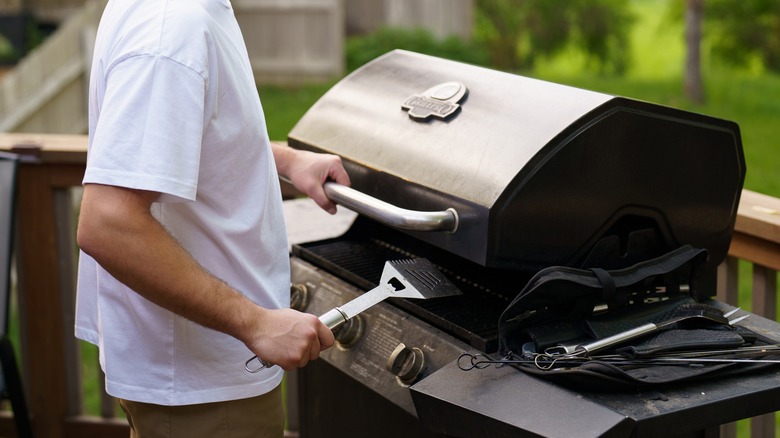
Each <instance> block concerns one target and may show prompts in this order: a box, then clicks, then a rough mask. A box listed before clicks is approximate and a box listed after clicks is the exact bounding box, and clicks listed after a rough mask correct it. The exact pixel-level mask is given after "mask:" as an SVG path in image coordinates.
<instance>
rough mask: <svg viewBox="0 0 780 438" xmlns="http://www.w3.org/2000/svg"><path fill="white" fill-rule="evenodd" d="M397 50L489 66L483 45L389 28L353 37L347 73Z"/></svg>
mask: <svg viewBox="0 0 780 438" xmlns="http://www.w3.org/2000/svg"><path fill="white" fill-rule="evenodd" d="M395 49H404V50H409V51H412V52H418V53H424V54H426V55H432V56H437V57H440V58H446V59H451V60H454V61H461V62H466V63H469V64H477V65H487V64H488V52H487V49H485V47H483V46H482V45H480V44H478V43H475V42H471V41H465V40H463V39H462V38H458V37H455V36H451V37H447V38H445V39H437V38H436V37H435V36H434V35H433V34H432V33H431V32H429V31H427V30H424V29H416V30H405V29H399V28H392V27H385V28H382V29H379V30H377V31H376V32H374V33H372V34H370V35H365V36H358V37H352V38H349V39H348V40H347V43H346V61H347V70H348V71H350V72H351V71H353V70H355V69H356V68H358V67H360V66H361V65H363V64H365V63H367V62H369V61H371V60H372V59H374V58H377V57H378V56H381V55H384V54H385V53H387V52H390V51H392V50H395Z"/></svg>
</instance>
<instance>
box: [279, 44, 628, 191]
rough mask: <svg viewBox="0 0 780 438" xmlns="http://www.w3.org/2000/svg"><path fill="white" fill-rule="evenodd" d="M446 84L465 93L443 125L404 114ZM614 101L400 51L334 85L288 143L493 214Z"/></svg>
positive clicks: (293, 132)
mask: <svg viewBox="0 0 780 438" xmlns="http://www.w3.org/2000/svg"><path fill="white" fill-rule="evenodd" d="M352 79H354V80H352ZM451 81H458V82H460V83H463V84H465V85H466V86H467V87H468V89H469V92H468V96H467V97H466V99H465V101H464V102H463V103H462V110H461V111H460V113H458V114H455V115H453V117H452V118H451V119H449V120H448V121H439V120H432V121H430V122H423V123H420V122H417V121H414V120H412V119H411V118H410V117H409V116H408V114H407V113H406V112H405V111H403V110H402V108H401V105H402V104H403V103H404V101H405V100H406V99H407V98H408V97H409V96H412V95H415V94H419V93H422V92H424V91H425V90H427V89H429V88H431V87H433V86H435V85H437V84H443V83H446V82H451ZM612 98H613V96H609V95H606V94H601V93H595V92H591V91H585V90H580V89H575V88H572V87H563V86H560V85H556V84H552V83H549V82H544V81H539V80H536V79H530V78H524V77H520V76H517V75H512V74H508V73H502V72H499V71H496V70H489V69H486V68H481V67H476V66H472V65H467V64H461V63H455V62H452V61H447V60H444V59H441V58H435V57H430V56H425V55H421V54H417V53H411V52H404V51H400V50H398V51H394V52H391V53H390V54H388V55H385V56H384V57H382V58H380V59H378V60H376V61H374V62H372V63H369V64H367V65H366V66H364V67H362V68H361V69H359V70H358V71H356V72H354V73H353V74H352V75H351V78H347V79H346V80H343V81H341V82H339V83H338V84H336V85H335V86H334V87H333V88H332V89H331V90H329V91H328V93H326V95H325V96H324V97H323V98H322V99H320V100H319V101H318V102H317V103H315V104H314V105H313V106H312V107H311V109H310V110H309V111H308V112H307V113H306V114H305V115H304V116H303V118H302V119H301V121H300V122H299V123H298V124H297V125H296V126H295V127H294V128H293V130H292V131H291V132H290V138H291V139H294V140H296V141H300V142H302V143H307V144H313V145H317V146H319V147H321V148H323V149H325V150H329V151H332V152H334V153H337V154H339V155H341V156H342V157H344V158H346V159H348V160H352V161H356V162H358V163H361V164H362V165H364V166H366V167H368V168H372V169H381V171H383V172H387V173H390V174H392V175H395V176H397V177H399V178H401V179H403V180H404V181H408V182H410V183H413V184H419V185H422V186H424V187H428V188H430V189H432V190H436V191H439V192H442V193H449V194H452V195H454V196H456V197H458V198H461V199H466V200H469V201H471V202H474V203H477V204H479V205H483V206H490V205H493V204H494V203H495V202H496V200H497V198H498V197H499V196H500V195H501V193H502V192H503V189H504V188H505V187H507V186H508V185H510V182H511V181H512V180H513V179H514V178H515V176H516V175H517V174H518V172H519V171H520V169H521V168H522V167H523V166H524V165H525V163H527V162H528V161H529V160H531V158H533V156H534V155H536V154H537V153H538V152H539V150H540V149H542V148H543V147H544V146H545V145H546V144H547V143H549V142H550V141H551V140H552V139H553V138H554V137H555V136H556V135H558V134H559V133H560V132H561V131H562V130H564V129H565V128H566V127H567V126H568V125H569V124H571V122H572V121H574V120H577V119H578V118H580V117H582V116H583V115H584V114H586V113H587V112H589V111H591V110H593V109H594V108H596V107H597V106H599V105H601V104H603V103H605V102H607V101H609V100H610V99H612Z"/></svg>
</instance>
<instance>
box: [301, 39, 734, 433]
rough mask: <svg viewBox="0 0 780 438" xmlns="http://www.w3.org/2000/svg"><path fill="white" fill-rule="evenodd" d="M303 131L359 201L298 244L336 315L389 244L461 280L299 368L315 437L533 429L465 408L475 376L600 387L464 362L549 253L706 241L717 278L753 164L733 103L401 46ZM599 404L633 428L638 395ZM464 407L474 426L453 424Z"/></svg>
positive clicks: (356, 324)
mask: <svg viewBox="0 0 780 438" xmlns="http://www.w3.org/2000/svg"><path fill="white" fill-rule="evenodd" d="M288 142H289V144H290V146H292V147H294V148H299V149H305V150H312V151H316V152H327V153H333V154H337V155H340V156H341V157H342V159H343V162H344V165H345V167H346V168H347V170H348V172H349V174H350V177H351V181H352V186H351V188H347V187H343V186H339V185H337V184H335V183H328V184H326V192H327V193H328V195H329V196H330V197H331V199H333V200H335V201H336V202H338V203H339V204H341V205H343V206H346V207H349V208H350V209H353V210H354V211H356V212H357V213H358V218H357V219H356V220H355V222H354V224H353V225H352V226H351V228H350V229H349V230H348V231H347V232H346V233H344V234H343V235H341V236H337V237H334V238H331V239H326V240H321V241H315V242H310V243H306V244H300V245H295V246H293V248H292V259H291V263H292V274H293V284H294V286H293V290H292V294H293V303H294V305H296V306H297V307H298V308H299V309H302V310H305V311H307V312H311V313H314V314H322V313H324V312H326V311H328V310H329V309H331V308H333V307H336V306H338V305H341V304H343V303H346V302H348V301H349V300H351V299H352V298H354V297H356V296H358V295H360V294H361V293H363V291H366V290H369V289H371V288H373V287H375V286H376V285H377V283H378V282H379V278H380V276H381V273H382V267H383V265H384V263H385V261H387V260H394V259H405V258H417V257H424V258H427V259H428V260H430V261H431V262H432V263H433V264H435V265H436V266H437V268H438V269H439V270H441V271H442V272H443V273H444V274H445V276H446V277H447V278H449V280H451V281H452V282H453V283H454V284H455V285H456V286H457V287H458V288H459V289H460V290H461V291H462V292H463V294H462V295H460V296H454V297H446V298H438V299H433V300H425V301H415V300H403V299H390V300H388V302H385V303H381V304H379V305H377V306H375V307H374V308H372V309H369V310H368V311H366V312H364V313H363V314H361V315H359V316H358V317H356V318H353V319H352V320H350V321H348V322H347V323H345V324H344V325H343V326H342V327H340V328H338V329H337V330H336V331H335V334H336V337H337V341H338V342H337V345H336V347H334V348H332V349H330V350H327V351H325V352H323V354H322V355H321V359H322V360H319V361H315V362H313V363H311V364H310V365H308V366H307V367H306V368H304V369H302V370H299V371H298V374H297V380H298V381H297V383H298V386H299V388H300V392H299V403H300V405H299V410H300V415H301V417H302V418H305V421H304V422H303V423H302V424H301V435H302V436H304V437H309V436H330V435H336V434H338V435H339V436H409V437H415V436H437V434H439V433H441V434H444V435H448V436H449V435H454V436H473V435H474V434H475V433H476V434H479V435H487V434H490V435H491V436H495V435H496V434H498V435H500V434H503V433H509V434H513V433H517V432H519V431H531V430H535V429H534V428H535V427H536V426H534V425H533V424H527V422H526V424H525V425H517V424H514V425H510V426H507V424H511V423H512V421H511V420H507V419H506V418H499V417H501V415H496V416H490V415H488V416H487V417H486V416H484V415H481V414H480V415H474V416H473V417H471V416H468V415H466V416H463V415H462V414H463V413H464V412H471V411H470V410H469V408H466V407H464V406H466V405H468V404H469V403H470V402H469V401H471V402H473V401H474V397H477V395H476V394H475V392H474V389H473V388H471V389H468V388H469V387H470V386H469V385H472V384H473V385H477V386H478V387H481V388H489V387H495V385H498V386H499V387H501V388H512V387H514V386H516V385H518V382H523V383H520V384H519V385H520V387H519V388H517V389H518V391H523V390H524V389H523V388H525V390H529V391H535V390H541V389H539V388H547V389H545V391H546V393H545V394H544V395H540V397H542V398H544V397H546V396H549V395H551V394H552V395H555V396H556V397H562V398H565V397H567V396H568V397H569V398H570V400H569V401H568V403H570V404H571V403H575V404H576V403H580V404H583V403H585V402H583V399H582V397H574V396H572V395H571V393H569V392H567V390H565V389H562V388H558V387H554V386H552V387H551V386H550V384H547V383H542V382H538V381H535V380H533V379H532V378H530V377H528V376H524V375H522V373H520V372H519V371H517V370H513V369H511V368H508V369H503V370H502V371H501V375H502V376H503V377H502V379H503V380H500V382H505V383H496V382H497V381H495V380H493V379H496V378H497V377H496V376H495V375H494V374H495V373H494V374H482V373H476V374H468V373H464V372H462V371H460V370H457V369H456V368H453V367H454V366H453V362H454V361H456V359H457V358H458V356H459V355H460V354H461V353H463V352H472V353H475V354H476V353H486V354H490V353H494V352H495V351H496V349H497V336H498V333H497V321H498V318H499V316H500V314H501V312H502V310H504V308H506V306H507V304H508V303H509V301H510V300H511V299H512V298H513V297H514V296H515V295H516V294H517V293H518V292H519V291H520V289H522V287H523V286H524V285H525V283H526V282H527V281H528V279H529V278H530V277H531V276H532V275H533V274H534V273H535V272H537V271H538V270H540V269H542V268H545V267H548V266H570V267H575V268H592V267H597V268H603V269H619V268H625V267H628V266H632V265H634V264H636V263H638V262H641V261H644V260H649V259H651V258H654V257H657V256H659V255H662V254H664V253H667V252H669V251H671V250H674V249H675V248H678V247H680V246H682V245H691V246H694V247H698V248H704V249H706V250H707V251H708V252H709V259H708V261H707V264H706V266H705V268H704V272H703V275H702V278H701V279H700V284H699V287H698V288H697V290H695V291H692V294H693V295H694V296H695V298H696V299H698V300H704V299H706V298H708V297H710V296H711V295H714V293H715V283H716V267H717V266H718V264H719V263H720V262H721V261H722V260H723V259H724V258H725V256H726V254H727V250H728V246H729V243H730V239H731V231H732V228H733V225H734V221H735V217H736V211H737V205H738V203H739V196H740V192H741V189H742V183H743V180H744V174H745V164H744V157H743V153H742V145H741V140H740V134H739V128H738V126H737V125H736V124H735V123H733V122H729V121H725V120H720V119H716V118H712V117H707V116H704V115H699V114H694V113H690V112H685V111H680V110H677V109H673V108H668V107H664V106H659V105H655V104H651V103H647V102H641V101H637V100H631V99H626V98H622V97H615V96H610V95H607V94H602V93H596V92H591V91H585V90H581V89H577V88H572V87H567V86H562V85H558V84H553V83H549V82H544V81H540V80H535V79H530V78H525V77H521V76H517V75H511V74H506V73H501V72H497V71H493V70H489V69H485V68H481V67H476V66H471V65H466V64H462V63H457V62H452V61H448V60H444V59H439V58H435V57H430V56H425V55H421V54H416V53H411V52H406V51H400V50H399V51H393V52H391V53H388V54H386V55H384V56H382V57H380V58H378V59H376V60H374V61H372V62H371V63H369V64H367V65H365V66H363V67H362V68H361V69H359V70H357V71H355V72H354V73H352V74H351V75H350V76H348V77H347V78H345V79H344V80H342V81H341V82H339V83H338V84H336V85H335V86H334V87H333V88H332V89H331V90H330V91H328V92H327V93H326V94H325V95H324V96H323V97H322V98H321V99H320V100H319V101H318V102H317V103H315V104H314V105H313V106H312V108H311V109H310V110H309V111H308V112H307V113H306V114H305V115H304V116H303V117H302V118H301V120H300V121H299V122H298V124H297V125H296V126H295V128H294V129H293V130H292V132H291V133H290V135H289V139H288ZM388 370H392V373H391V371H388ZM466 374H468V376H466ZM480 379H487V380H485V381H480ZM518 379H520V380H518ZM529 379H530V380H529ZM475 382H477V383H475ZM491 385H492V386H491ZM567 394H568V395H567ZM482 395H484V394H482ZM578 400H579V401H578ZM513 402H514V401H513V400H498V401H496V405H497V406H503V405H506V404H509V405H511V404H512V403H513ZM480 403H482V404H484V400H483V401H480ZM598 403H607V402H605V401H603V400H600V401H598ZM598 403H597V402H588V403H586V404H587V406H588V408H587V409H584V408H583V407H582V406H580V407H578V408H577V409H578V411H579V412H590V413H591V414H592V415H591V420H592V421H591V423H592V424H591V425H592V426H593V427H594V428H596V429H598V430H600V432H599V433H604V432H605V431H609V432H610V433H618V432H620V433H623V432H626V431H629V433H630V431H631V430H632V429H631V428H632V427H633V426H630V425H628V423H631V421H629V420H627V419H626V418H627V414H615V412H614V410H612V408H609V409H608V408H605V407H603V406H602V405H599V404H598ZM607 404H608V403H607ZM558 406H560V404H558ZM607 412H609V413H607ZM516 413H517V415H518V416H522V412H520V410H519V409H517V410H516ZM453 415H454V416H459V415H461V416H460V417H459V418H460V419H461V420H462V419H463V418H473V419H474V421H475V423H474V425H472V426H473V427H475V428H476V429H473V430H471V431H469V429H468V427H465V426H463V424H461V423H462V421H458V420H455V419H453V420H451V421H454V423H452V424H458V425H459V426H458V427H459V429H458V428H455V429H453V428H451V427H448V426H446V424H447V421H448V420H446V419H447V418H452V416H453ZM336 417H338V418H340V420H341V421H339V422H338V424H339V426H338V427H337V428H336V429H334V426H333V424H334V418H336ZM539 417H541V416H539ZM726 420H727V419H726ZM538 421H541V422H542V423H544V425H545V427H546V425H548V424H549V423H551V422H552V421H554V419H548V420H543V419H539V420H538ZM557 421H560V418H558V419H557ZM540 427H541V429H539V428H537V429H536V430H537V432H535V433H539V432H538V430H544V427H542V426H540ZM578 427H582V425H580V426H578ZM686 427H690V426H686ZM475 431H476V432H475Z"/></svg>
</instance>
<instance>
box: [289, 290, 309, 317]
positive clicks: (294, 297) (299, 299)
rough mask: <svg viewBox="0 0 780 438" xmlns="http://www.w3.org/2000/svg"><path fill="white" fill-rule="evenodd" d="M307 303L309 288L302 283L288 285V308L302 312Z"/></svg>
mask: <svg viewBox="0 0 780 438" xmlns="http://www.w3.org/2000/svg"><path fill="white" fill-rule="evenodd" d="M308 305H309V290H308V289H307V288H306V285H304V284H291V285H290V308H291V309H293V310H297V311H299V312H302V311H303V310H304V309H306V306H308Z"/></svg>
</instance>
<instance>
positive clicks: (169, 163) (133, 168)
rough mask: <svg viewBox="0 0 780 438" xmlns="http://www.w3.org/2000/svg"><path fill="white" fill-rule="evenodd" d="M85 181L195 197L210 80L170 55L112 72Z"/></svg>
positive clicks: (143, 58)
mask: <svg viewBox="0 0 780 438" xmlns="http://www.w3.org/2000/svg"><path fill="white" fill-rule="evenodd" d="M105 81H106V88H105V95H104V97H103V100H102V106H101V107H100V108H99V109H98V111H99V115H98V118H97V124H96V127H95V130H94V135H93V138H92V142H91V144H90V150H89V157H88V162H87V170H86V173H85V176H84V183H85V184H86V183H98V184H107V185H114V186H120V187H127V188H133V189H141V190H150V191H155V192H160V193H162V194H164V195H170V196H164V197H163V198H164V199H167V200H189V201H192V200H194V199H195V195H196V192H197V183H198V172H199V167H200V156H201V142H202V138H203V130H204V101H205V93H206V79H205V78H203V76H202V75H201V74H199V73H198V72H196V71H195V70H193V69H191V68H189V67H187V66H185V65H183V64H181V63H178V62H176V61H175V60H172V59H170V58H168V57H165V56H159V55H138V56H133V57H129V58H127V59H125V60H123V61H121V62H119V63H118V64H116V65H115V66H114V67H113V68H111V69H109V70H108V72H107V77H106V78H105Z"/></svg>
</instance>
